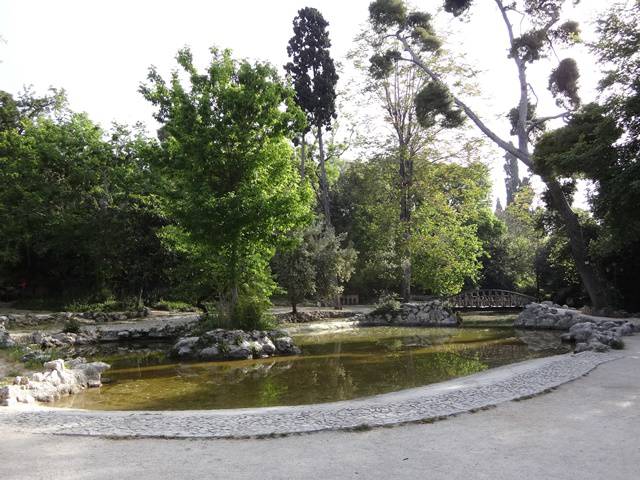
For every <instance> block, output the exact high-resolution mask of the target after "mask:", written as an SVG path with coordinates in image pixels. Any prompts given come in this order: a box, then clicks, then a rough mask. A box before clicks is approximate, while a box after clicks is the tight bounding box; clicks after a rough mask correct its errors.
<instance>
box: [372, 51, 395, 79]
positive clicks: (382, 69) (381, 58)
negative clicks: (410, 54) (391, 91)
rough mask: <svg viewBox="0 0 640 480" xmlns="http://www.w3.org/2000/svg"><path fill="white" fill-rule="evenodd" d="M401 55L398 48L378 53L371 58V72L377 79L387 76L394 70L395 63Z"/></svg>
mask: <svg viewBox="0 0 640 480" xmlns="http://www.w3.org/2000/svg"><path fill="white" fill-rule="evenodd" d="M400 57H401V54H400V52H398V51H397V50H387V51H386V52H384V53H383V54H379V53H376V54H374V55H373V56H372V57H371V58H370V59H369V62H370V67H369V74H370V75H371V76H372V77H373V78H374V79H376V80H382V79H384V78H387V77H388V76H389V75H390V74H391V72H392V71H393V65H394V63H395V62H397V61H398V60H399V59H400Z"/></svg>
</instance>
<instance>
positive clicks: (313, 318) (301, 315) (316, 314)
mask: <svg viewBox="0 0 640 480" xmlns="http://www.w3.org/2000/svg"><path fill="white" fill-rule="evenodd" d="M354 315H355V313H354V312H351V311H349V310H312V311H308V312H302V311H299V312H297V313H291V312H286V313H284V312H283V313H276V314H275V315H274V316H275V318H276V320H277V321H278V323H308V322H317V321H319V320H326V319H333V318H349V317H353V316H354Z"/></svg>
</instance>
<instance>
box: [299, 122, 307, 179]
mask: <svg viewBox="0 0 640 480" xmlns="http://www.w3.org/2000/svg"><path fill="white" fill-rule="evenodd" d="M306 160H307V139H306V135H305V134H304V133H303V134H302V142H301V143H300V178H301V179H302V180H304V174H305V171H304V168H305V162H306Z"/></svg>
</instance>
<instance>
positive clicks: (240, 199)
mask: <svg viewBox="0 0 640 480" xmlns="http://www.w3.org/2000/svg"><path fill="white" fill-rule="evenodd" d="M211 54H212V58H211V62H210V64H209V66H208V67H207V69H206V70H205V71H204V72H200V71H198V70H197V69H196V67H195V66H194V63H193V58H192V55H191V52H190V51H189V50H188V49H183V50H181V51H180V52H179V53H178V55H177V61H178V64H179V66H180V67H181V69H182V72H181V73H182V75H183V76H181V74H180V73H178V72H177V71H176V72H174V73H173V74H172V76H171V78H170V80H169V81H168V82H167V81H165V80H164V79H163V78H162V77H161V76H160V74H159V73H158V72H157V71H156V70H155V69H154V68H151V69H150V71H149V75H148V83H147V84H145V85H142V86H141V88H140V90H141V92H142V94H143V95H144V97H145V98H146V99H147V100H149V101H150V102H151V103H152V104H153V105H154V106H156V108H157V111H156V113H155V118H156V120H158V122H160V123H161V125H162V127H161V129H160V132H159V137H160V142H161V146H162V149H163V155H162V156H161V160H160V161H159V165H158V168H159V171H160V174H161V175H162V177H163V180H164V182H163V184H164V192H163V198H164V201H163V208H164V209H165V210H166V211H167V212H168V213H169V214H170V215H171V216H172V217H173V218H175V220H176V224H175V225H173V226H171V228H170V229H165V232H164V233H165V238H167V240H168V241H169V242H171V243H172V244H173V246H174V247H175V248H177V249H179V250H182V251H186V252H191V253H192V254H193V255H194V256H195V257H197V258H199V259H200V260H201V261H203V262H206V263H204V265H206V268H207V269H209V271H210V276H211V279H212V280H211V283H212V285H211V286H212V289H213V291H211V293H210V296H211V297H214V298H217V299H218V300H219V301H220V306H221V312H223V313H226V314H228V315H229V317H228V318H230V319H231V320H232V321H235V322H239V323H242V322H243V321H244V319H243V318H239V317H242V309H243V308H244V307H243V305H246V304H247V302H249V303H252V302H253V303H255V305H254V307H255V308H258V307H259V306H260V305H262V306H264V304H265V300H266V299H267V298H268V296H269V294H270V293H271V292H272V290H273V287H274V284H273V281H272V279H271V276H270V272H269V268H268V264H269V261H270V259H271V257H272V256H273V254H274V250H275V246H276V245H277V244H278V243H279V241H280V240H281V239H282V238H283V237H284V236H285V235H286V234H287V233H288V232H290V231H291V230H293V229H297V228H300V227H301V226H303V225H304V224H305V223H306V222H307V221H308V220H309V215H310V206H309V199H310V192H309V189H308V187H307V186H305V185H301V184H300V181H299V176H298V175H297V173H296V169H295V166H294V164H293V162H292V148H291V145H290V142H291V139H292V138H293V137H295V136H296V135H298V134H299V133H300V132H301V131H302V129H303V128H304V125H305V121H304V120H305V119H304V114H303V112H302V111H301V110H300V108H299V107H298V106H297V105H296V104H295V100H294V92H293V90H291V89H290V88H288V87H286V86H285V85H284V84H283V82H282V81H281V79H280V78H279V77H278V75H277V73H276V72H275V70H274V69H273V67H271V66H270V65H267V64H263V63H256V64H255V65H252V64H250V63H248V62H247V61H236V60H234V59H233V58H232V57H231V53H230V52H229V51H219V50H217V49H212V50H211ZM185 77H186V81H184V80H181V78H185ZM254 307H250V308H254Z"/></svg>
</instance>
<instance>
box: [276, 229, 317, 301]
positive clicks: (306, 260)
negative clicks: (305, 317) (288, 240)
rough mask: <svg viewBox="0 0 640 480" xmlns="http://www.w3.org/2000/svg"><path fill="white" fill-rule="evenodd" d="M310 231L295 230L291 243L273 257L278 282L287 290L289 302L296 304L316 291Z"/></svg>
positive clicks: (315, 273)
mask: <svg viewBox="0 0 640 480" xmlns="http://www.w3.org/2000/svg"><path fill="white" fill-rule="evenodd" d="M310 240H311V238H310V231H309V230H307V231H306V232H305V234H303V233H301V232H295V233H294V234H293V238H292V245H287V246H286V247H283V248H281V249H280V250H279V251H278V252H277V253H276V256H275V257H274V258H273V262H272V264H273V268H274V271H275V273H276V276H277V279H278V284H279V285H280V286H281V287H282V288H283V289H284V290H285V291H286V292H287V297H288V299H289V304H290V305H291V306H292V307H293V311H294V312H295V311H296V306H297V305H298V304H299V303H301V302H302V301H304V299H305V298H307V297H308V296H311V295H313V294H315V292H316V275H317V272H316V265H315V262H314V260H315V259H314V252H313V245H312V244H311V241H310Z"/></svg>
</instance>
